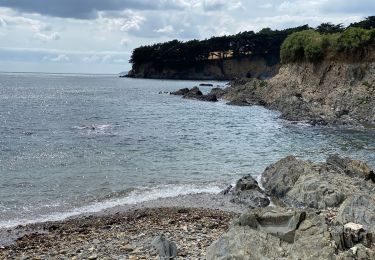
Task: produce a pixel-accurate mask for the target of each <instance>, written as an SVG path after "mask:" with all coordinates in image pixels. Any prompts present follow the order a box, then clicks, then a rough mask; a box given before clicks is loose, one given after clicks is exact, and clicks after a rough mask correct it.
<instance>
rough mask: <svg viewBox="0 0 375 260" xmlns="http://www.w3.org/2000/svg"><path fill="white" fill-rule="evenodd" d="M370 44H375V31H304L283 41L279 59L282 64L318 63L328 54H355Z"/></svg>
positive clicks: (360, 29) (359, 29)
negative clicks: (324, 32)
mask: <svg viewBox="0 0 375 260" xmlns="http://www.w3.org/2000/svg"><path fill="white" fill-rule="evenodd" d="M371 43H375V29H369V30H366V29H362V28H348V29H346V30H345V31H343V32H339V33H333V34H322V33H319V32H317V31H315V30H305V31H301V32H296V33H293V34H291V35H289V36H288V37H287V38H286V39H285V41H284V42H283V44H282V45H281V51H280V57H281V62H282V63H288V62H297V61H309V62H318V61H320V60H322V59H323V58H324V57H325V54H326V53H328V52H331V53H334V54H341V53H342V54H345V55H350V54H356V53H359V52H360V51H361V50H363V49H364V48H365V47H366V46H368V45H369V44H371Z"/></svg>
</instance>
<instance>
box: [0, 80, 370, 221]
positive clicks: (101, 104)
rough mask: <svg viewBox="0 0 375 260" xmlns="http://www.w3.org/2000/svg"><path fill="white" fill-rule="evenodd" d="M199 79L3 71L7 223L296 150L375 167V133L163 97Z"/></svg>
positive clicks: (203, 184) (195, 185) (123, 199)
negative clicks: (144, 78) (293, 122)
mask: <svg viewBox="0 0 375 260" xmlns="http://www.w3.org/2000/svg"><path fill="white" fill-rule="evenodd" d="M198 83H199V82H192V81H162V80H139V79H138V80H136V79H124V78H118V77H116V76H111V75H108V76H100V75H99V76H95V75H60V74H4V73H3V74H0V227H5V226H13V225H16V224H19V223H26V222H34V221H44V220H53V219H61V218H64V217H68V216H72V215H75V214H79V213H83V212H94V211H98V210H101V209H105V208H108V207H111V206H115V205H121V204H132V203H136V202H141V201H145V200H150V199H154V198H158V197H172V196H177V195H179V194H189V193H197V192H209V193H216V192H219V191H220V190H221V189H222V188H224V187H225V186H226V185H228V184H230V183H233V182H234V181H235V180H236V179H238V178H239V177H240V176H242V175H244V174H249V173H251V174H253V175H254V176H256V175H259V174H261V172H262V171H263V170H264V168H265V167H266V166H267V165H269V164H270V163H274V162H276V161H277V160H278V159H280V158H282V157H284V156H286V155H289V154H295V155H297V156H299V157H301V158H306V159H311V160H314V161H322V160H324V159H325V157H326V155H328V154H331V153H339V154H342V155H348V156H350V157H353V158H358V159H361V160H365V161H367V162H368V163H369V164H370V165H371V166H372V167H374V168H375V138H374V137H375V133H374V132H371V131H365V130H361V131H353V130H344V129H341V130H340V129H330V128H316V127H310V126H307V125H303V124H292V123H290V122H287V121H284V120H281V119H278V116H279V114H278V113H277V112H275V111H269V110H267V109H264V108H262V107H258V106H254V107H235V106H227V105H225V103H224V102H218V103H206V102H199V101H193V100H184V99H181V98H180V97H177V96H170V95H167V94H158V93H159V91H173V90H176V89H179V88H182V87H191V86H194V85H196V84H198ZM216 84H220V85H223V84H224V83H215V85H216ZM204 90H205V91H208V90H209V88H204Z"/></svg>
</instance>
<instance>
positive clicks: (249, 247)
mask: <svg viewBox="0 0 375 260" xmlns="http://www.w3.org/2000/svg"><path fill="white" fill-rule="evenodd" d="M329 238H330V235H329V232H328V231H327V230H326V226H325V220H324V217H322V216H318V215H316V214H315V213H308V214H307V213H306V212H305V211H300V210H293V209H282V208H271V207H268V208H264V209H254V210H251V211H249V212H248V213H245V214H243V215H242V216H241V218H240V220H239V221H237V222H234V224H233V225H232V226H231V228H230V230H229V231H228V233H226V234H224V235H223V236H222V237H221V238H219V239H218V240H217V241H215V242H214V243H213V244H212V245H211V246H210V247H208V249H207V254H206V259H208V260H211V259H219V260H224V259H249V260H250V259H333V256H334V253H335V251H334V248H333V247H331V246H330V241H329Z"/></svg>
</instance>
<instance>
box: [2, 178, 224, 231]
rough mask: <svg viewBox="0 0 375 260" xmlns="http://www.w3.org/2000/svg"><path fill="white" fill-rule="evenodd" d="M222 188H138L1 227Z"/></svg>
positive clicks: (191, 185)
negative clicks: (123, 194) (121, 195)
mask: <svg viewBox="0 0 375 260" xmlns="http://www.w3.org/2000/svg"><path fill="white" fill-rule="evenodd" d="M221 190H222V189H221V188H220V187H219V186H216V185H208V186H198V185H193V184H188V185H160V186H157V187H155V188H148V189H147V188H146V191H145V188H143V189H142V190H140V189H137V190H135V191H133V192H131V193H130V194H129V195H128V196H126V197H124V198H118V199H112V200H108V201H104V202H97V203H93V204H90V205H87V206H83V207H79V208H76V209H73V210H70V211H66V212H56V213H53V214H49V215H42V216H39V217H36V218H31V219H27V218H22V219H13V220H8V221H0V228H11V227H15V226H19V225H27V224H32V223H39V222H47V221H61V220H64V219H67V218H70V217H73V216H77V215H81V214H87V213H96V212H100V211H102V210H105V209H109V208H113V207H116V206H121V205H134V204H137V203H141V202H145V201H151V200H156V199H162V198H171V197H177V196H181V195H189V194H198V193H210V194H217V193H219V192H220V191H221Z"/></svg>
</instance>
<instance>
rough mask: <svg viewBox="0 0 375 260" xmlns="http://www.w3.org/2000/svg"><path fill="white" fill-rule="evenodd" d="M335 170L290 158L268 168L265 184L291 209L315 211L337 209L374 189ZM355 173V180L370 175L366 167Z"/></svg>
mask: <svg viewBox="0 0 375 260" xmlns="http://www.w3.org/2000/svg"><path fill="white" fill-rule="evenodd" d="M351 165H352V164H351ZM336 168H337V167H332V165H331V164H327V163H326V164H313V163H311V162H309V161H303V160H298V159H297V158H295V157H294V156H288V157H286V158H284V159H281V160H280V161H278V162H277V163H275V164H272V165H270V166H269V167H267V168H266V170H265V171H264V172H263V175H262V184H263V186H264V187H265V189H266V190H267V191H268V192H269V193H270V194H271V195H272V196H275V197H277V198H279V199H281V200H283V201H284V202H286V203H287V204H289V205H291V206H307V207H310V208H316V209H325V208H328V207H338V206H340V204H341V203H342V202H343V201H344V200H345V199H346V198H348V197H350V196H352V195H354V194H366V193H368V192H369V191H371V190H372V189H373V187H372V188H371V186H373V184H372V183H370V182H365V181H361V180H360V179H356V178H352V177H350V176H348V175H347V174H342V173H341V172H340V171H337V169H336ZM353 168H354V167H353ZM355 169H356V171H357V173H356V176H357V175H358V176H363V175H364V171H367V168H363V167H362V168H359V167H357V168H355ZM361 169H364V171H363V172H361Z"/></svg>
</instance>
